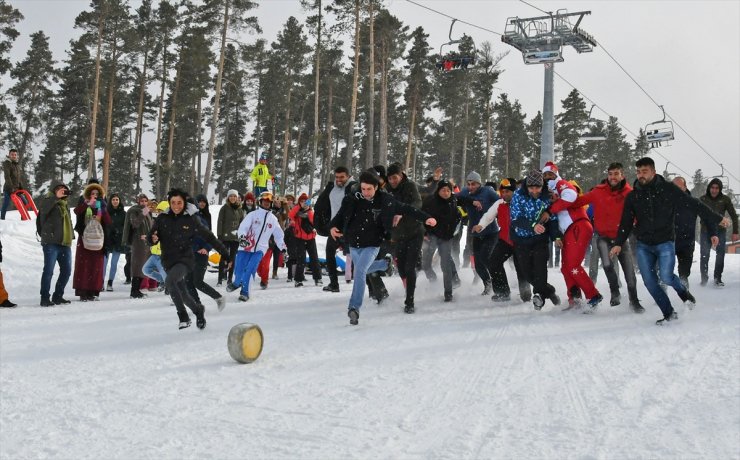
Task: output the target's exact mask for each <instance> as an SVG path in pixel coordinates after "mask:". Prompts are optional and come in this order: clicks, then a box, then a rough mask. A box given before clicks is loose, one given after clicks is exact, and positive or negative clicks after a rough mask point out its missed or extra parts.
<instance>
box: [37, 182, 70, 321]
mask: <svg viewBox="0 0 740 460" xmlns="http://www.w3.org/2000/svg"><path fill="white" fill-rule="evenodd" d="M68 197H69V188H68V187H67V186H66V185H65V184H64V183H62V182H55V183H53V184H52V186H51V191H50V192H49V193H48V194H47V195H46V196H45V197H44V198H43V200H42V201H41V205H40V206H39V217H38V219H37V220H36V231H37V232H38V234H39V236H40V237H41V247H42V248H43V250H44V271H43V273H42V275H41V306H42V307H51V306H53V305H63V304H68V303H70V301H69V300H67V299H65V298H64V288H65V287H66V286H67V282H69V277H70V275H71V274H72V240H73V239H74V232H73V230H72V218H71V217H70V213H69V204H68V203H67V198H68ZM56 264H59V278H58V279H57V283H56V286H55V289H54V295H53V296H52V295H50V292H49V291H50V290H51V278H52V275H53V274H54V265H56Z"/></svg>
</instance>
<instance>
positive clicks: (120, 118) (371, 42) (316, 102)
mask: <svg viewBox="0 0 740 460" xmlns="http://www.w3.org/2000/svg"><path fill="white" fill-rule="evenodd" d="M12 3H13V2H12V1H8V0H0V76H4V81H6V82H7V81H10V82H11V83H10V85H9V86H8V87H5V88H3V87H0V91H2V93H3V94H4V97H3V98H2V99H0V148H2V149H3V150H4V151H7V150H8V149H9V148H11V147H15V148H17V149H18V150H19V153H20V156H21V159H22V165H23V168H24V170H25V172H26V174H27V176H28V177H29V179H30V183H31V186H32V188H33V192H34V193H35V194H39V193H41V192H43V191H44V189H45V188H46V187H47V186H48V184H49V182H50V181H51V180H53V179H62V180H64V181H65V182H67V183H68V184H70V186H71V188H72V189H73V192H75V193H76V192H77V191H79V190H80V188H81V187H82V186H83V184H85V183H86V181H87V179H88V178H89V177H96V178H99V179H100V180H101V182H102V184H103V186H104V187H106V189H107V190H110V191H115V192H118V193H119V194H120V195H121V196H122V198H123V199H124V200H126V201H127V202H130V200H131V199H132V198H133V197H134V196H135V195H136V194H137V193H139V192H142V191H143V192H146V193H151V194H153V195H154V196H157V197H161V196H163V195H164V194H165V193H166V191H167V190H168V188H170V187H181V188H183V189H185V190H188V191H190V192H191V193H197V192H205V193H207V194H209V195H210V196H212V197H215V198H216V199H217V200H219V201H220V200H221V199H222V198H223V195H224V193H225V191H226V190H228V189H231V188H234V189H237V190H240V191H242V192H243V191H245V190H246V188H247V178H248V175H249V171H250V170H251V168H252V166H253V165H254V164H255V162H256V159H257V158H258V156H259V155H260V154H262V153H266V154H267V155H268V158H269V167H270V170H271V172H272V173H273V174H275V176H276V177H277V180H276V182H275V184H276V186H277V187H278V189H279V191H280V192H281V193H282V192H285V193H287V192H298V191H306V190H308V191H310V192H312V193H316V192H318V190H317V188H316V187H317V185H318V184H319V183H322V184H323V183H324V181H326V180H327V178H328V177H329V175H330V172H331V170H332V169H333V167H335V166H336V165H338V164H344V165H347V166H349V167H350V168H351V170H352V171H353V172H355V173H356V172H359V171H360V170H361V169H363V168H366V167H368V166H370V165H373V164H377V163H384V164H387V163H390V162H394V161H398V162H401V163H402V164H405V165H406V167H407V170H408V172H409V175H410V176H411V177H412V178H415V179H416V180H419V181H422V180H423V178H424V177H425V176H426V175H428V174H430V173H431V171H433V170H434V169H435V168H436V167H437V166H442V167H443V168H444V170H445V173H446V175H447V176H449V177H451V178H453V179H455V180H457V181H461V180H462V179H464V176H465V174H466V172H467V171H470V170H472V169H475V170H477V171H479V172H480V173H481V175H482V176H483V177H484V179H486V180H497V179H500V178H502V177H520V176H522V175H523V173H524V172H525V171H526V170H527V169H528V168H530V167H532V166H538V165H539V156H540V147H539V145H540V129H541V126H542V116H541V114H540V113H539V112H538V113H536V114H526V113H524V112H523V110H522V106H521V104H520V103H519V101H518V100H517V98H516V94H506V93H502V92H501V91H500V90H496V91H494V90H495V85H496V83H497V82H498V80H499V77H500V74H501V72H502V71H503V69H502V68H501V66H500V60H501V58H502V57H503V54H500V52H497V51H495V50H494V48H493V45H492V44H491V43H488V42H485V43H475V44H474V43H473V42H472V39H470V37H467V36H464V37H463V39H462V41H461V43H460V44H459V48H460V51H461V52H466V51H470V50H472V49H477V51H478V63H477V65H476V66H474V67H471V68H470V69H468V70H458V71H452V72H440V71H438V70H436V69H435V60H436V57H435V53H434V51H433V49H434V48H433V45H432V44H430V43H429V41H428V35H427V34H426V33H425V31H424V29H423V28H422V27H415V26H414V25H413V24H404V23H403V22H402V21H401V20H400V19H398V18H397V17H395V16H394V15H393V13H392V11H389V10H388V9H387V7H388V2H387V1H386V0H301V2H300V4H301V7H302V8H303V9H304V11H305V12H306V14H307V18H306V20H305V22H301V21H300V20H298V19H296V18H295V17H288V18H286V19H285V21H284V24H283V26H282V29H281V30H280V31H279V33H278V34H277V36H276V38H275V39H274V41H272V42H269V41H267V40H265V39H264V38H262V36H261V35H260V34H261V28H260V25H259V23H258V20H257V18H256V17H255V16H254V13H255V8H257V7H258V2H257V1H249V0H204V1H194V0H142V1H141V2H140V3H139V2H137V5H139V6H138V7H137V8H135V9H134V8H133V7H132V6H131V5H130V4H129V2H128V1H127V0H92V1H91V2H90V4H89V6H88V8H87V9H86V10H85V11H83V12H81V13H80V14H79V15H78V16H77V18H76V20H75V22H74V24H69V27H74V28H75V30H76V31H78V34H77V36H76V38H74V39H73V40H71V41H70V43H69V44H68V46H67V51H66V55H65V56H64V57H62V58H61V59H59V60H55V59H54V57H53V56H52V54H51V51H50V49H49V37H47V36H46V35H45V34H44V32H43V31H38V32H35V33H33V34H32V35H31V37H30V38H31V41H30V43H31V44H30V48H29V49H28V51H27V53H26V55H25V57H24V58H23V59H22V60H20V61H18V62H11V61H10V58H9V54H10V50H11V48H12V46H13V43H14V41H15V40H16V38H17V37H18V31H17V28H16V27H17V25H18V23H19V22H20V21H23V20H24V19H23V16H22V14H21V12H19V11H18V10H17V9H16V8H14V6H13V5H12ZM244 37H248V38H247V39H245V38H244ZM500 49H501V48H496V50H500ZM57 58H59V57H57ZM588 109H589V107H588V106H587V104H586V102H585V101H584V99H583V98H582V97H581V96H580V95H579V93H578V92H577V91H576V90H573V91H572V92H571V93H570V94H568V96H567V97H566V99H564V100H563V101H561V108H560V113H558V114H557V115H556V128H555V140H556V144H558V145H559V146H560V147H561V148H562V150H561V151H559V152H558V161H559V163H560V170H561V171H562V172H563V173H564V174H565V175H566V176H567V177H569V178H573V179H576V180H578V181H579V182H581V183H583V184H585V185H587V186H591V185H593V184H595V183H596V182H597V181H598V180H600V178H601V177H602V176H603V173H604V171H605V169H606V166H607V164H608V163H609V162H611V161H615V160H618V161H621V162H622V163H624V164H625V165H626V166H628V167H629V166H630V165H632V163H633V162H634V159H635V158H637V157H640V156H642V155H644V154H645V153H646V152H647V150H648V149H647V146H646V144H645V142H644V140H643V139H636V140H635V139H627V138H626V136H625V134H624V133H623V132H622V129H621V128H620V126H619V124H618V122H617V119H616V118H610V119H608V120H604V121H601V122H598V123H596V124H594V123H591V125H589V124H588V123H587V121H588V112H589V111H588ZM587 126H590V129H592V130H594V129H595V130H599V131H601V132H604V133H606V134H607V140H606V141H602V142H597V143H586V144H584V143H583V142H579V139H578V138H579V135H580V133H581V132H583V130H584V129H586V127H587ZM319 181H320V182H319Z"/></svg>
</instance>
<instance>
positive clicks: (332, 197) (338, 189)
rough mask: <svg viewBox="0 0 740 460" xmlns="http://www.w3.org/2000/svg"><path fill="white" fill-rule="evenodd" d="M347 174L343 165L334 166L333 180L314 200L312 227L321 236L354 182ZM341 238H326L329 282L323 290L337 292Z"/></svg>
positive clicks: (327, 230)
mask: <svg viewBox="0 0 740 460" xmlns="http://www.w3.org/2000/svg"><path fill="white" fill-rule="evenodd" d="M356 183H357V182H356V181H353V180H352V177H351V176H350V175H349V169H347V168H345V167H344V166H337V167H336V168H334V180H333V181H330V182H329V183H328V184H326V187H325V188H324V190H323V191H322V192H321V194H320V195H319V198H318V199H317V200H316V206H315V207H314V227H315V228H316V232H317V233H318V234H319V235H321V236H329V222H331V220H332V219H333V218H334V216H336V215H337V213H338V212H339V208H341V207H342V200H343V199H344V197H345V196H348V195H349V194H350V192H351V190H352V188H353V186H354V185H355V184H356ZM343 244H344V242H343V240H342V239H341V238H337V239H334V238H327V239H326V270H327V271H328V272H329V284H327V285H326V286H324V291H327V292H339V279H338V277H337V260H336V256H337V249H339V248H340V247H343Z"/></svg>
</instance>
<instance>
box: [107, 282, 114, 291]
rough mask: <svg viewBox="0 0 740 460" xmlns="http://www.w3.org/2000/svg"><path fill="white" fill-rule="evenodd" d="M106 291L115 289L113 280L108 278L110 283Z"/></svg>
mask: <svg viewBox="0 0 740 460" xmlns="http://www.w3.org/2000/svg"><path fill="white" fill-rule="evenodd" d="M105 290H106V291H112V290H113V280H108V285H107V286H106V287H105Z"/></svg>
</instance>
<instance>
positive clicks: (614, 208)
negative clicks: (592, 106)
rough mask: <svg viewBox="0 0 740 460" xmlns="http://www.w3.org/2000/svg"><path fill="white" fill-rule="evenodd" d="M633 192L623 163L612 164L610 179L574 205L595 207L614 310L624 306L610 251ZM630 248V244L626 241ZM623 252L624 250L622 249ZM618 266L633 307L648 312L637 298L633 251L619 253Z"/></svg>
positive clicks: (601, 249)
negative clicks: (622, 274) (625, 205)
mask: <svg viewBox="0 0 740 460" xmlns="http://www.w3.org/2000/svg"><path fill="white" fill-rule="evenodd" d="M631 191H632V186H630V184H628V183H627V179H626V178H625V177H624V167H623V166H622V164H621V163H612V164H610V165H609V168H608V170H607V177H606V179H604V181H603V182H601V183H600V184H599V185H597V186H596V187H594V188H593V189H591V191H590V192H588V193H587V194H585V195H583V196H580V197H579V198H578V199H577V200H576V202H575V205H578V206H583V205H587V204H593V206H594V226H595V227H596V232H597V233H598V239H597V243H596V248H595V250H598V251H599V256H600V257H601V265H602V266H603V267H604V273H605V274H606V279H607V280H609V290H610V291H611V300H610V302H609V303H610V305H611V306H612V307H614V306H616V305H619V304H620V303H621V294H620V292H619V275H618V274H617V271H616V269H615V266H614V261H613V260H612V258H611V257H609V251H611V249H612V247H614V240H615V239H616V238H617V230H619V221H620V220H621V218H622V210H623V209H624V199H625V198H627V194H629V192H631ZM625 247H626V248H629V241H626V242H625ZM623 249H624V248H623ZM619 263H620V264H621V265H622V271H623V272H624V279H625V281H627V292H628V294H629V299H630V307H632V310H633V311H634V312H635V313H645V309H644V308H643V307H642V305H640V300H639V299H638V298H637V278H636V277H635V264H634V261H633V260H632V251H630V250H623V251H622V252H621V253H620V254H619Z"/></svg>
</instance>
